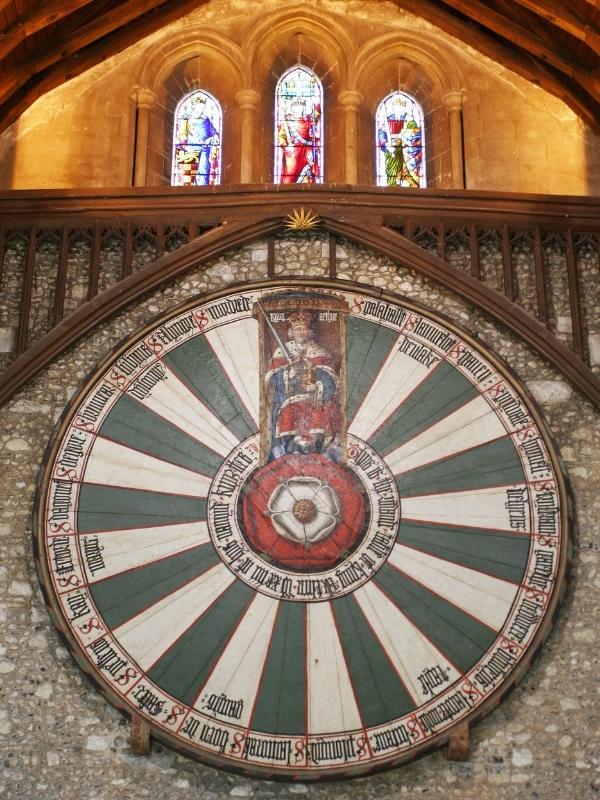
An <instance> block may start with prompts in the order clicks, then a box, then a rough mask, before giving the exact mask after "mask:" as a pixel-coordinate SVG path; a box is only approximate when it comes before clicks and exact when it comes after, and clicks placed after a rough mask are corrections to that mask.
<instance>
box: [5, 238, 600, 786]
mask: <svg viewBox="0 0 600 800" xmlns="http://www.w3.org/2000/svg"><path fill="white" fill-rule="evenodd" d="M337 255H338V274H339V277H340V278H344V279H349V280H354V281H359V282H362V283H365V284H369V285H375V286H381V287H385V288H387V289H389V290H392V291H395V292H397V293H399V294H400V295H404V296H406V297H410V298H413V299H416V300H418V301H420V302H422V303H424V304H426V305H427V306H429V307H431V308H432V309H435V310H438V311H440V312H442V313H444V314H446V315H448V316H449V317H450V318H451V319H453V320H455V321H456V322H457V323H459V324H460V325H462V326H463V327H464V328H465V329H467V330H468V331H470V332H471V333H472V334H475V335H476V336H478V337H479V338H480V340H481V341H482V342H484V343H485V344H487V345H489V346H490V347H491V348H492V349H493V350H495V351H496V353H498V354H499V355H500V356H502V357H503V358H504V359H505V360H507V361H508V362H509V363H510V364H511V366H512V367H513V369H514V370H515V371H516V373H517V374H518V376H519V377H520V379H521V380H522V381H523V382H525V384H526V385H527V386H528V387H529V389H530V390H531V391H532V392H533V394H534V396H535V397H536V398H537V399H538V401H539V403H540V404H541V407H542V408H543V410H544V412H545V414H546V417H547V420H548V422H549V425H550V427H551V429H552V431H553V433H554V435H555V437H556V439H557V441H558V442H559V446H560V449H561V453H562V456H563V459H564V461H565V463H566V466H567V469H568V472H569V475H570V478H571V481H572V486H573V491H574V499H575V513H576V516H577V532H576V539H575V552H574V561H573V568H572V571H571V574H570V584H569V589H568V592H567V596H566V601H565V604H564V606H563V609H562V611H561V614H560V616H559V618H558V621H557V623H556V625H555V628H554V630H553V632H552V634H551V636H550V638H549V640H548V642H547V643H546V645H545V647H544V648H543V650H542V653H541V656H540V657H539V659H538V660H537V661H536V663H535V664H534V666H533V667H532V669H531V671H530V672H529V673H528V675H527V677H526V678H525V680H524V681H523V682H522V684H521V685H520V686H519V687H518V688H517V689H516V690H515V691H514V692H513V693H512V694H511V695H510V697H509V698H508V699H507V700H506V701H505V702H504V703H503V704H502V705H501V707H500V708H499V709H497V710H496V711H494V712H493V713H492V714H491V715H490V716H489V717H488V718H487V719H486V720H484V721H483V722H482V723H480V724H479V725H477V726H476V727H475V728H474V729H473V731H472V753H471V758H470V761H468V762H466V763H450V762H448V761H446V759H445V757H444V754H443V752H436V753H434V754H432V755H429V756H426V757H424V758H422V759H420V760H418V761H417V762H416V763H414V764H411V765H408V766H405V767H402V768H400V769H397V770H394V771H391V772H387V773H384V774H382V775H378V776H375V777H372V778H363V779H360V780H357V781H353V782H351V783H350V782H340V783H335V784H327V785H314V786H313V785H304V784H299V785H293V784H292V785H286V784H276V783H272V782H267V781H253V780H246V779H243V778H240V777H235V776H230V775H228V774H226V773H221V772H219V771H216V770H213V769H210V768H207V767H203V766H202V765H199V764H196V763H194V762H192V761H189V760H187V759H184V758H182V757H180V756H177V755H175V754H174V753H173V752H171V751H169V750H167V749H164V748H162V747H158V746H156V745H155V746H154V749H153V753H152V755H151V756H150V757H137V756H134V755H133V754H132V753H131V750H130V748H129V744H128V723H127V722H126V721H125V720H124V719H122V718H121V717H120V715H119V714H118V713H117V712H116V711H114V710H113V709H112V708H111V707H110V706H109V705H108V704H107V703H106V702H105V701H104V700H103V699H102V698H101V697H100V696H99V695H98V694H96V692H95V691H94V690H92V689H91V687H90V685H89V684H88V682H87V679H86V678H85V677H84V676H83V675H82V673H81V672H80V671H79V669H78V668H77V667H76V665H75V664H74V662H73V661H72V659H71V657H70V656H69V654H68V653H67V651H66V650H65V648H64V647H63V645H62V643H61V641H60V639H59V637H58V635H57V634H56V632H55V631H54V628H53V626H52V624H51V622H50V620H49V617H48V613H47V611H46V608H45V606H44V603H43V599H42V596H41V592H40V590H39V587H38V583H37V578H36V574H35V566H34V560H33V551H32V542H31V513H32V503H33V497H34V492H35V487H36V478H37V472H38V469H39V466H40V463H41V461H42V458H43V454H44V448H45V446H46V443H47V441H48V438H49V436H50V434H51V431H52V429H53V426H54V424H55V422H56V420H57V418H58V416H59V414H60V412H61V410H62V409H63V407H64V405H65V403H66V402H67V401H68V399H69V397H70V396H71V395H72V394H73V392H74V391H75V389H76V388H77V387H78V385H79V384H80V383H81V382H82V381H83V380H84V378H85V376H86V374H87V373H88V371H89V370H91V369H92V368H93V367H94V365H95V364H96V362H97V361H98V360H99V359H100V358H101V357H102V356H103V355H104V354H105V353H106V352H107V351H108V350H109V349H110V348H111V347H112V346H113V345H114V344H115V343H117V342H118V341H119V340H120V339H121V338H123V337H124V336H126V335H127V334H129V333H130V332H131V331H133V330H135V329H136V328H138V327H139V326H141V325H142V324H144V323H145V322H146V321H148V320H149V319H150V318H152V317H153V316H154V315H155V314H157V313H158V312H160V311H161V310H163V309H166V308H168V307H170V306H171V305H172V304H174V303H177V302H179V301H181V300H183V299H185V298H188V297H190V296H191V295H194V294H196V293H199V292H203V291H207V290H212V289H215V288H218V287H221V286H224V285H226V284H228V283H230V282H232V281H240V280H247V279H256V278H264V277H266V271H267V270H266V259H267V248H266V243H264V242H257V243H255V244H254V245H252V246H247V247H245V248H243V249H241V250H239V251H236V252H231V253H229V254H227V255H226V256H223V257H222V258H220V259H218V260H216V261H215V262H212V263H211V264H209V265H208V266H207V267H206V268H203V269H200V268H197V269H195V270H194V271H192V272H191V273H189V274H188V275H187V276H186V277H184V278H181V279H179V280H177V281H176V282H174V283H172V284H170V285H168V286H165V287H163V288H162V289H161V290H160V291H157V292H155V293H153V294H152V295H151V296H149V297H147V298H146V299H145V300H144V301H143V302H139V303H136V304H135V305H133V306H132V307H130V308H129V309H128V310H126V311H125V312H122V313H120V314H118V315H116V316H115V318H114V319H112V320H111V321H110V322H108V323H106V324H104V325H102V326H100V327H98V328H97V329H96V330H95V331H94V333H93V334H91V335H89V336H87V337H86V338H85V339H83V340H81V341H80V342H79V343H78V344H77V346H75V347H74V348H73V349H72V350H70V351H69V352H67V353H65V354H63V355H62V356H61V357H60V358H58V359H56V360H55V362H54V363H53V364H52V365H51V366H50V367H48V368H47V369H46V370H45V371H44V372H43V373H42V374H41V375H40V376H39V377H37V378H36V379H35V380H33V381H32V382H31V383H30V385H29V386H27V387H26V388H25V389H24V390H23V391H22V392H20V393H19V394H18V395H17V396H15V397H14V398H13V399H12V400H11V402H10V403H9V404H8V405H7V407H6V408H4V409H2V411H1V412H0V420H1V421H0V425H1V427H0V444H1V456H0V459H1V463H2V471H1V473H0V474H2V478H3V486H4V491H3V492H2V499H1V501H0V503H1V505H0V564H1V565H2V566H1V567H0V676H1V678H0V752H1V754H2V757H1V761H0V796H2V797H4V798H6V800H17V799H18V800H23V799H24V798H27V799H28V800H34V798H47V797H59V796H60V797H61V798H62V800H75V799H77V800H81V798H86V800H87V798H90V799H91V798H98V799H100V798H102V800H112V799H113V798H122V799H123V800H137V798H144V797H162V796H165V797H172V796H174V797H177V800H192V798H194V800H195V799H196V798H199V797H201V798H203V800H204V799H205V800H221V798H226V797H254V798H256V800H267V798H275V799H277V798H288V797H292V796H296V795H305V796H306V797H309V798H314V800H321V799H322V798H323V799H324V798H335V800H346V799H347V798H350V797H352V798H353V799H354V798H355V799H356V800H363V799H364V800H367V798H378V800H387V799H388V798H389V800H392V798H394V800H395V799H396V798H403V797H407V798H414V797H421V796H426V797H429V798H432V799H435V800H437V799H438V798H440V799H441V798H444V800H447V799H448V798H456V800H480V798H484V797H485V798H486V800H501V799H503V798H511V800H513V799H514V800H534V798H535V800H556V798H558V797H565V798H567V797H568V798H573V799H574V800H591V798H595V797H597V796H598V793H600V752H599V750H598V745H597V742H598V736H599V734H600V699H599V697H598V695H599V688H598V681H597V675H598V661H599V658H598V650H597V639H598V634H597V630H596V627H595V625H597V616H598V608H599V606H600V591H599V590H600V569H599V567H600V538H599V536H598V532H597V520H598V518H599V514H600V412H599V411H598V410H597V409H594V408H593V407H592V406H591V405H590V404H589V403H588V402H587V401H586V400H584V399H582V398H581V397H580V396H579V395H578V394H577V393H576V392H574V391H573V390H572V389H571V388H570V387H569V386H568V385H567V384H566V383H565V381H564V379H562V378H561V376H560V375H558V374H556V373H555V371H554V370H553V368H551V367H550V366H549V365H548V364H546V363H544V362H543V361H542V360H541V359H540V358H539V357H538V356H537V355H535V354H534V353H533V352H532V351H531V350H529V349H528V348H527V347H526V346H525V345H523V344H522V343H520V342H518V341H516V340H515V339H514V338H513V337H512V336H511V335H510V334H509V333H508V332H507V331H505V330H502V329H501V328H500V327H499V326H498V325H496V324H494V323H492V322H491V321H490V320H489V319H487V318H486V317H485V316H484V315H482V314H481V313H479V312H478V311H476V310H474V309H473V308H469V307H468V306H467V305H466V304H465V303H464V302H462V301H461V300H459V299H457V298H456V297H454V296H452V295H451V294H448V293H445V292H444V291H441V290H440V289H439V287H436V286H435V285H432V284H430V283H428V282H427V281H425V280H423V279H422V278H421V277H420V276H419V275H417V274H416V273H415V272H413V271H410V270H406V269H398V268H397V267H396V266H395V265H394V264H393V263H392V262H390V261H389V260H387V259H385V258H383V257H381V256H378V255H376V254H374V253H372V252H370V251H368V250H365V249H363V248H360V247H357V246H355V245H352V244H350V243H349V242H345V241H340V242H339V244H338V253H337ZM328 264H329V262H328V241H327V239H326V238H325V237H324V236H322V235H320V234H313V235H304V236H302V235H291V234H287V235H281V236H279V237H278V238H277V240H276V271H277V273H278V274H291V275H296V276H300V275H302V276H306V275H314V276H326V275H327V271H328ZM488 267H489V265H488ZM558 311H561V309H558ZM562 313H563V314H564V313H565V311H564V309H562Z"/></svg>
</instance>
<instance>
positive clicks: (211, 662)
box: [35, 280, 569, 781]
mask: <svg viewBox="0 0 600 800" xmlns="http://www.w3.org/2000/svg"><path fill="white" fill-rule="evenodd" d="M37 509H38V511H37V517H36V520H35V528H36V530H35V537H36V552H37V554H38V567H39V572H40V578H41V582H42V584H43V588H44V592H45V595H46V596H47V600H48V604H49V606H50V609H51V613H52V616H53V619H54V620H55V621H56V625H57V627H58V628H59V629H60V631H61V632H62V633H63V634H64V636H65V638H66V640H67V641H68V643H69V647H70V649H71V650H72V652H73V653H74V655H75V656H76V658H77V660H78V662H79V663H80V664H81V665H82V666H84V668H85V670H86V671H87V672H88V673H89V674H90V675H92V676H93V678H94V680H95V682H96V684H97V686H98V687H99V688H100V690H101V691H102V692H103V693H104V694H105V695H106V696H107V697H108V699H109V700H110V701H111V702H113V703H115V704H117V705H118V706H119V707H122V708H124V709H126V710H127V711H128V713H129V714H136V715H139V716H141V717H142V718H143V719H144V720H145V721H146V722H147V723H148V725H149V726H150V728H151V731H152V735H153V737H155V738H156V739H159V740H161V741H162V742H164V743H166V744H167V745H169V746H172V747H174V748H178V749H179V750H180V751H182V752H184V753H186V754H189V755H191V756H193V757H196V758H199V759H201V760H203V761H205V762H206V763H209V764H212V765H216V766H220V767H223V768H226V769H230V770H233V771H236V770H237V771H243V772H244V773H245V774H251V775H254V776H258V777H267V778H268V777H282V778H285V779H289V780H301V781H306V780H313V779H315V780H316V779H320V778H326V777H336V776H337V777H340V776H343V777H349V776H352V775H360V774H365V773H366V772H369V771H372V770H375V769H380V768H383V767H388V766H391V765H395V764H398V763H402V762H403V761H409V760H412V759H413V758H414V757H415V756H416V755H417V754H419V753H421V752H423V751H425V750H427V749H430V748H431V747H432V746H436V745H441V744H443V743H444V742H445V741H446V740H447V739H448V736H450V735H452V731H453V730H454V729H455V726H457V725H459V724H463V723H464V722H468V723H469V724H470V723H471V722H472V721H475V720H476V719H479V718H480V717H481V716H483V715H484V714H485V713H487V712H488V711H490V710H492V709H493V707H495V705H496V704H497V701H498V699H499V698H500V696H501V695H502V694H503V692H504V691H505V689H506V687H507V686H508V685H511V684H512V683H513V682H514V681H515V680H517V679H518V678H519V677H520V676H521V675H522V674H523V673H524V671H525V670H526V668H527V665H528V663H529V662H530V661H531V659H532V658H533V655H534V653H535V652H536V651H537V649H538V648H539V646H540V644H541V641H542V639H543V638H544V637H545V635H546V633H547V631H548V628H549V626H550V624H551V620H552V618H553V617H554V616H555V612H556V609H557V605H558V602H559V599H560V595H561V593H562V591H563V589H564V582H565V571H566V562H567V552H568V543H569V533H568V523H569V520H568V510H567V494H566V489H565V479H564V476H563V474H562V472H561V469H560V462H559V459H558V456H557V454H556V452H555V448H554V446H553V444H552V440H551V438H550V436H549V435H548V433H547V431H546V427H545V424H544V422H543V419H542V417H541V415H540V413H539V411H538V410H537V409H536V407H535V406H534V405H533V403H532V402H531V401H530V399H529V398H528V395H527V393H526V392H525V391H523V389H522V388H521V387H520V385H519V383H518V381H517V380H516V379H515V378H514V377H513V376H512V375H511V373H510V371H509V370H508V369H507V368H505V367H504V365H503V364H502V363H501V362H500V361H499V360H498V358H497V357H496V356H495V355H494V354H493V353H491V352H490V351H489V350H487V349H486V348H485V347H484V346H483V345H482V344H481V343H480V342H478V341H475V340H473V339H471V337H469V336H468V335H467V334H465V333H464V332H462V331H461V330H460V329H459V328H458V327H457V326H455V325H454V324H453V323H452V322H449V321H447V320H444V319H442V318H440V317H438V315H436V314H435V313H433V312H430V311H428V310H427V309H424V308H422V307H420V306H418V305H416V304H415V303H412V302H409V301H406V300H401V299H399V298H397V297H394V296H393V295H391V294H387V293H385V292H375V291H371V290H369V289H368V288H366V287H364V286H359V285H350V284H345V283H343V282H329V281H318V282H314V283H311V282H310V281H292V280H290V281H288V282H283V281H282V282H275V281H272V282H270V283H268V284H267V283H256V284H248V285H247V286H244V288H243V289H241V290H240V289H239V288H238V290H237V291H231V292H220V293H215V294H212V295H208V296H206V297H204V298H202V297H201V298H195V299H193V300H190V301H188V302H186V303H185V304H183V305H182V306H181V307H179V308H176V309H173V310H171V311H168V312H166V313H165V314H164V315H163V316H162V317H161V318H160V319H159V320H158V321H156V322H154V323H152V324H151V325H149V326H147V327H146V328H145V329H144V330H142V331H140V332H139V333H137V334H135V335H133V336H131V337H130V338H129V339H128V340H127V341H125V342H124V343H123V344H122V345H121V346H119V347H118V348H117V350H116V351H115V353H114V354H113V355H111V356H109V357H107V359H106V360H105V361H104V363H103V365H102V366H101V367H99V368H98V370H97V371H96V373H95V374H94V375H93V377H91V378H90V379H89V380H88V382H87V383H86V385H85V387H84V388H83V389H82V390H81V392H80V393H79V395H78V396H77V397H76V398H75V399H74V400H73V401H72V403H71V404H70V405H69V407H68V408H67V409H66V410H65V413H64V415H63V418H62V420H61V422H60V424H59V426H58V428H57V432H56V434H55V437H54V439H53V441H52V443H51V446H50V448H49V451H48V456H47V460H46V464H45V467H44V471H43V474H42V477H41V480H40V485H39V489H38V499H37Z"/></svg>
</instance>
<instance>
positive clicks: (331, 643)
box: [306, 603, 362, 734]
mask: <svg viewBox="0 0 600 800" xmlns="http://www.w3.org/2000/svg"><path fill="white" fill-rule="evenodd" d="M306 608H307V628H308V630H307V659H308V664H307V667H308V670H307V671H308V733H312V734H325V733H336V732H340V731H349V730H356V729H358V728H361V727H362V722H361V718H360V713H359V711H358V708H357V706H356V700H355V698H354V692H353V690H352V684H351V682H350V676H349V675H348V669H347V667H346V660H345V658H344V654H343V652H342V646H341V644H340V641H339V637H338V634H337V630H336V627H335V622H334V619H333V614H332V612H331V606H330V604H329V603H307V606H306Z"/></svg>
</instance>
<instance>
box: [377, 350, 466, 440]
mask: <svg viewBox="0 0 600 800" xmlns="http://www.w3.org/2000/svg"><path fill="white" fill-rule="evenodd" d="M478 395H479V392H478V390H477V389H476V388H475V387H474V386H473V384H472V383H471V382H470V381H468V380H467V379H466V378H465V377H464V376H463V375H462V374H461V373H460V372H459V370H458V369H456V367H454V366H452V364H448V362H447V361H442V362H441V363H439V364H438V365H437V366H436V367H433V368H432V369H431V372H430V373H429V375H428V376H427V377H426V378H425V379H424V380H423V381H422V382H421V383H420V384H419V385H418V386H417V388H416V389H415V390H414V391H413V392H412V393H411V394H410V395H409V396H408V397H407V398H406V400H405V401H404V402H403V403H401V404H400V405H399V406H398V408H397V409H396V411H394V412H393V414H391V416H390V417H389V419H388V420H386V422H385V423H384V424H383V425H382V426H381V427H380V428H378V429H377V430H376V431H375V433H374V434H373V436H371V438H370V439H369V444H370V445H371V447H373V448H374V449H375V450H376V451H377V452H378V453H379V454H380V455H386V454H387V453H391V452H392V451H393V450H395V449H396V448H397V447H400V445H402V444H404V443H405V442H408V441H409V440H410V439H412V438H413V437H414V436H417V435H418V434H419V433H422V432H423V431H424V430H427V428H430V427H431V426H432V425H435V423H436V422H439V421H440V420H442V419H444V417H447V416H448V415H449V414H452V412H454V411H456V409H457V408H460V407H461V406H463V405H464V404H465V403H468V402H469V400H473V399H474V398H475V397H477V396H478Z"/></svg>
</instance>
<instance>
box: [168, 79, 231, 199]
mask: <svg viewBox="0 0 600 800" xmlns="http://www.w3.org/2000/svg"><path fill="white" fill-rule="evenodd" d="M221 123H222V114H221V106H220V105H219V103H218V102H217V101H216V100H215V98H214V97H212V95H210V94H208V92H203V91H196V92H192V93H191V94H188V95H187V97H184V98H183V100H181V102H180V103H179V105H178V106H177V109H176V111H175V131H174V136H173V173H172V178H171V184H172V185H173V186H213V185H215V184H217V183H221V143H222V138H221V127H222V124H221Z"/></svg>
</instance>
